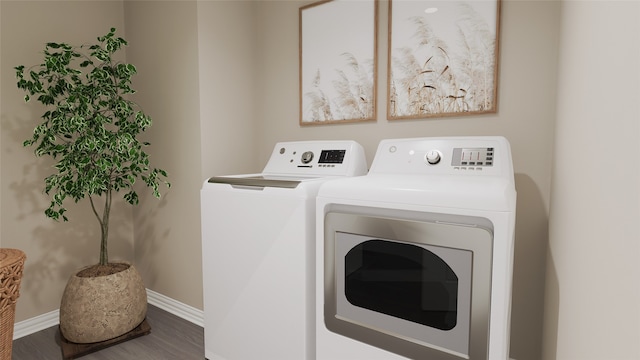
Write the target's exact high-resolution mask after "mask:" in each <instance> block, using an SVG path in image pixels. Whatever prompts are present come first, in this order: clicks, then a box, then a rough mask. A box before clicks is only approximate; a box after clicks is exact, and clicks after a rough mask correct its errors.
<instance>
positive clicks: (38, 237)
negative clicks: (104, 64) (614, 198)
mask: <svg viewBox="0 0 640 360" xmlns="http://www.w3.org/2000/svg"><path fill="white" fill-rule="evenodd" d="M0 7H1V8H2V18H1V19H0V44H1V46H2V48H1V52H0V57H1V59H2V61H1V64H2V68H1V69H0V73H1V74H2V78H1V79H0V85H1V88H2V98H1V99H0V110H1V112H0V120H1V126H0V135H1V138H2V140H1V144H2V147H1V148H0V164H1V168H2V173H1V174H2V179H1V181H0V184H1V187H0V215H1V216H0V218H1V221H2V224H1V225H2V226H1V228H0V240H1V241H2V244H1V246H2V247H8V248H19V249H22V250H23V251H25V252H26V254H27V262H26V265H25V270H24V278H23V282H22V288H21V297H20V302H19V306H18V307H17V313H16V320H17V321H21V320H25V319H28V318H31V317H34V316H37V315H42V314H44V313H47V312H49V311H52V310H55V309H58V308H59V306H60V298H61V295H62V291H63V289H64V286H65V284H66V282H67V279H68V277H69V276H70V275H71V274H72V273H73V272H74V270H76V269H78V268H80V267H82V266H85V265H89V264H92V263H97V261H98V255H99V243H100V230H99V227H98V223H97V220H96V219H95V218H94V217H93V215H92V212H91V209H90V205H89V203H88V202H81V203H79V204H73V202H71V203H70V204H69V212H68V217H69V219H70V221H69V222H67V223H55V222H54V221H53V220H49V219H47V218H45V216H44V214H43V211H44V209H45V208H46V207H47V206H48V199H47V197H46V196H45V195H44V194H43V188H44V186H43V185H44V184H43V179H44V178H45V177H46V176H48V175H49V174H50V173H51V172H50V171H49V166H50V164H51V162H50V161H49V160H47V159H37V158H35V156H33V153H32V151H33V149H32V148H23V147H22V142H23V141H24V140H25V139H27V138H29V137H30V136H31V132H32V131H33V127H34V126H35V124H36V121H37V119H38V118H39V117H40V115H42V114H43V113H44V111H45V110H44V109H43V108H42V107H40V106H38V104H36V103H35V102H34V101H32V102H30V103H28V104H25V103H24V101H23V100H22V98H23V96H24V93H22V92H21V91H20V90H18V89H17V88H16V86H15V83H16V81H15V80H14V76H15V71H14V70H13V67H14V66H17V65H20V64H24V65H26V66H30V65H33V64H40V63H41V60H42V58H41V52H42V50H43V49H44V44H45V43H46V42H48V41H65V42H71V43H84V42H89V41H94V40H95V38H96V37H97V36H99V35H104V34H106V33H107V32H108V31H109V28H110V27H112V26H113V27H116V28H118V33H119V34H123V33H124V21H123V20H124V19H123V17H122V3H121V2H117V1H116V2H114V1H89V2H81V1H55V2H54V1H43V2H40V1H6V0H3V1H2V2H0ZM115 206H116V207H115V208H114V209H113V211H112V213H113V215H114V216H113V217H112V227H111V234H110V239H111V241H110V244H111V246H110V256H111V259H113V260H115V259H124V260H129V261H133V229H132V222H131V208H130V207H129V206H128V205H126V206H125V205H124V204H123V203H122V201H120V202H119V203H118V204H115Z"/></svg>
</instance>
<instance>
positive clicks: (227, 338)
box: [201, 141, 367, 360]
mask: <svg viewBox="0 0 640 360" xmlns="http://www.w3.org/2000/svg"><path fill="white" fill-rule="evenodd" d="M366 171H367V163H366V160H365V155H364V151H363V149H362V147H361V146H360V145H359V144H357V143H356V142H353V141H303V142H282V143H278V144H276V145H275V147H274V149H273V152H272V154H271V157H270V158H269V161H268V163H267V165H266V166H265V168H264V170H263V171H262V173H258V174H246V175H232V176H216V177H212V178H210V179H207V180H206V181H205V182H204V184H203V187H202V190H201V206H202V267H203V281H204V284H203V292H204V323H205V328H204V339H205V357H206V358H207V359H209V360H254V359H261V360H289V359H291V360H304V359H313V358H314V357H315V348H314V344H315V336H314V335H315V331H314V330H315V325H314V320H315V315H314V313H315V307H314V297H313V293H314V280H315V278H314V277H315V274H314V272H315V254H314V252H315V200H316V195H317V192H318V189H319V188H320V185H321V184H322V183H324V182H325V181H328V180H330V179H337V178H342V177H348V176H357V175H364V174H366Z"/></svg>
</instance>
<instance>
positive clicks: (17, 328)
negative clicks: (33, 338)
mask: <svg viewBox="0 0 640 360" xmlns="http://www.w3.org/2000/svg"><path fill="white" fill-rule="evenodd" d="M59 323H60V310H53V311H50V312H48V313H46V314H42V315H38V316H36V317H32V318H31V319H27V320H24V321H20V322H17V323H15V325H14V326H13V340H15V339H19V338H21V337H23V336H27V335H31V334H33V333H36V332H38V331H40V330H44V329H47V328H50V327H52V326H56V325H58V324H59Z"/></svg>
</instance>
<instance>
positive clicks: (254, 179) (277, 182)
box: [208, 174, 318, 189]
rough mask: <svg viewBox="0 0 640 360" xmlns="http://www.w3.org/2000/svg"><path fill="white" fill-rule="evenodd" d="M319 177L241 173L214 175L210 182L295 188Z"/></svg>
mask: <svg viewBox="0 0 640 360" xmlns="http://www.w3.org/2000/svg"><path fill="white" fill-rule="evenodd" d="M314 179H318V177H295V176H277V175H265V174H258V175H240V176H214V177H211V178H209V180H208V182H209V183H212V184H228V185H231V186H250V187H274V188H284V189H295V188H297V187H298V185H300V183H302V182H304V181H309V180H314Z"/></svg>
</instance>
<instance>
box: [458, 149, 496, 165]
mask: <svg viewBox="0 0 640 360" xmlns="http://www.w3.org/2000/svg"><path fill="white" fill-rule="evenodd" d="M451 165H452V166H493V148H455V149H453V159H452V160H451Z"/></svg>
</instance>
